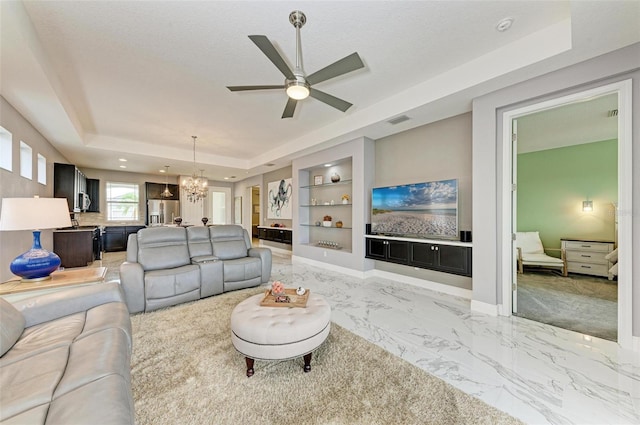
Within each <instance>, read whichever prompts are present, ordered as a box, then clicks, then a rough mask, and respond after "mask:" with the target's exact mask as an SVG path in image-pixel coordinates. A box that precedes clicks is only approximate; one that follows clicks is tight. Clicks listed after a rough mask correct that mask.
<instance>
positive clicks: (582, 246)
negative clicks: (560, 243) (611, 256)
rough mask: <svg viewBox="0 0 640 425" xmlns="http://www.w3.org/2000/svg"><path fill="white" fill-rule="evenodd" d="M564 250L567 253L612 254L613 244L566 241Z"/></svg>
mask: <svg viewBox="0 0 640 425" xmlns="http://www.w3.org/2000/svg"><path fill="white" fill-rule="evenodd" d="M564 248H565V249H566V250H567V251H569V250H573V251H592V252H610V251H613V244H610V243H606V242H580V241H564Z"/></svg>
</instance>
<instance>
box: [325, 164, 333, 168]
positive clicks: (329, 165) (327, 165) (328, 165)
mask: <svg viewBox="0 0 640 425" xmlns="http://www.w3.org/2000/svg"><path fill="white" fill-rule="evenodd" d="M332 165H333V164H324V166H325V167H331V166H332Z"/></svg>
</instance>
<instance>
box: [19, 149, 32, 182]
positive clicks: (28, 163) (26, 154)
mask: <svg viewBox="0 0 640 425" xmlns="http://www.w3.org/2000/svg"><path fill="white" fill-rule="evenodd" d="M20 175H21V176H22V177H24V178H25V179H29V180H31V179H32V178H33V156H32V152H31V146H29V145H27V144H26V143H25V142H23V141H22V140H20Z"/></svg>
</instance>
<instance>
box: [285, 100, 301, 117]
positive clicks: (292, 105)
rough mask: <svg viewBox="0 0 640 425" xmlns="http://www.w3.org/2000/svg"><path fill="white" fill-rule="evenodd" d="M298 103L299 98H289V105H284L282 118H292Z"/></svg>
mask: <svg viewBox="0 0 640 425" xmlns="http://www.w3.org/2000/svg"><path fill="white" fill-rule="evenodd" d="M297 104H298V101H297V100H295V99H291V98H289V100H287V106H285V107H284V112H283V113H282V118H291V117H293V113H294V112H295V110H296V105H297Z"/></svg>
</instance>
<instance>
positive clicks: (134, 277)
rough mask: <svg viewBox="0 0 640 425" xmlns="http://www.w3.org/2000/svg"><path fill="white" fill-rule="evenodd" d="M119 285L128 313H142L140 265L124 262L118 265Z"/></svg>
mask: <svg viewBox="0 0 640 425" xmlns="http://www.w3.org/2000/svg"><path fill="white" fill-rule="evenodd" d="M120 285H122V290H123V292H124V300H125V302H126V303H127V308H128V309H129V313H139V312H141V311H144V307H145V303H146V300H145V293H144V269H143V268H142V265H141V264H140V263H130V262H128V261H125V262H124V263H122V264H121V265H120Z"/></svg>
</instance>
